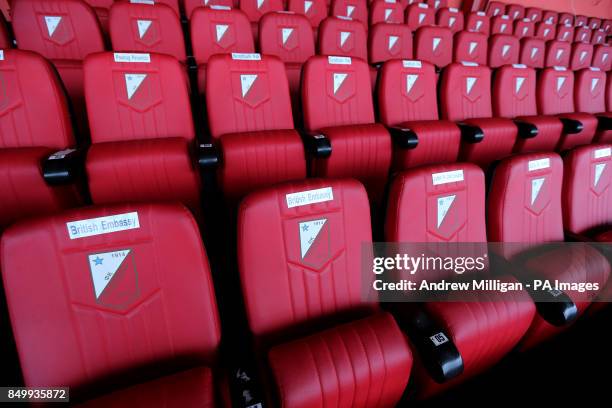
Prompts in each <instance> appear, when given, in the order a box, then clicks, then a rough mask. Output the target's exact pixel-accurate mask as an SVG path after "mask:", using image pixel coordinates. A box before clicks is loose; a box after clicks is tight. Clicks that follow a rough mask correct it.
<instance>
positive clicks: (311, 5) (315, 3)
mask: <svg viewBox="0 0 612 408" xmlns="http://www.w3.org/2000/svg"><path fill="white" fill-rule="evenodd" d="M288 9H289V11H293V12H294V13H298V14H303V15H305V16H306V18H308V21H310V25H311V26H312V28H313V29H315V30H316V29H317V28H318V27H319V24H321V21H323V20H324V19H326V18H327V2H326V0H289V8H288Z"/></svg>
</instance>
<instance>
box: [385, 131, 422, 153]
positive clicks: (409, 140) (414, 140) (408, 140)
mask: <svg viewBox="0 0 612 408" xmlns="http://www.w3.org/2000/svg"><path fill="white" fill-rule="evenodd" d="M387 130H388V131H389V134H390V135H391V140H393V143H395V144H396V145H397V146H398V147H399V148H400V149H414V148H415V147H417V145H418V144H419V137H418V135H417V134H416V133H414V131H413V130H412V129H405V128H399V127H388V128H387Z"/></svg>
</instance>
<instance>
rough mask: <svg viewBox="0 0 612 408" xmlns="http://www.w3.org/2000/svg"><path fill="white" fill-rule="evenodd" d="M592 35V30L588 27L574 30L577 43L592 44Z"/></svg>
mask: <svg viewBox="0 0 612 408" xmlns="http://www.w3.org/2000/svg"><path fill="white" fill-rule="evenodd" d="M592 34H593V33H592V31H591V29H590V28H588V27H579V28H577V29H576V30H574V41H575V42H583V43H590V42H591V36H592Z"/></svg>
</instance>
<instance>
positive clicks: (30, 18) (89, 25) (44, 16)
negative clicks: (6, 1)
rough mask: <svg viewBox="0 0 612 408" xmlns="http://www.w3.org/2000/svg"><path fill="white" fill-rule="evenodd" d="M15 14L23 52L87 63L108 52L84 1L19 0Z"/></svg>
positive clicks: (15, 6) (16, 35)
mask: <svg viewBox="0 0 612 408" xmlns="http://www.w3.org/2000/svg"><path fill="white" fill-rule="evenodd" d="M12 14H13V22H12V25H13V32H14V34H15V39H16V40H17V43H18V44H19V48H21V49H24V50H30V51H35V52H37V53H39V54H41V55H42V56H43V57H45V58H48V59H51V60H55V59H58V60H60V59H61V60H83V59H84V58H85V57H86V56H87V55H89V54H91V53H94V52H100V51H103V50H104V41H103V39H102V33H101V32H100V27H99V25H98V20H97V18H96V15H95V13H94V12H93V10H92V9H91V8H90V7H89V6H88V5H87V4H86V3H85V2H82V1H80V0H55V1H48V0H19V1H16V2H14V4H13V9H12Z"/></svg>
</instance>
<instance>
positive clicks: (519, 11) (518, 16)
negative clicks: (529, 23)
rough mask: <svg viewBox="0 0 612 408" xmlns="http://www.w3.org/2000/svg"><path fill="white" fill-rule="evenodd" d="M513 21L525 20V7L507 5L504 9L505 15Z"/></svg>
mask: <svg viewBox="0 0 612 408" xmlns="http://www.w3.org/2000/svg"><path fill="white" fill-rule="evenodd" d="M505 14H507V15H509V16H510V18H511V19H513V20H517V21H519V20H522V19H523V18H525V7H523V6H521V5H520V4H508V6H507V7H506V13H505Z"/></svg>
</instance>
